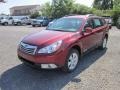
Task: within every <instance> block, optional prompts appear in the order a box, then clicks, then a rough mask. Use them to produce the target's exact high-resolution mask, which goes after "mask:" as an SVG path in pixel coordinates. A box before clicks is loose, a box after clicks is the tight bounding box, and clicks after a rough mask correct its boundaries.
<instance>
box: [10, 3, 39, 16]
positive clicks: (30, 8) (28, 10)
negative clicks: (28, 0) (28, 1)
mask: <svg viewBox="0 0 120 90" xmlns="http://www.w3.org/2000/svg"><path fill="white" fill-rule="evenodd" d="M35 12H40V5H26V6H15V7H12V8H10V15H13V16H19V15H30V14H33V13H35Z"/></svg>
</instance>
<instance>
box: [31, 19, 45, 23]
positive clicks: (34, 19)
mask: <svg viewBox="0 0 120 90" xmlns="http://www.w3.org/2000/svg"><path fill="white" fill-rule="evenodd" d="M32 21H39V22H43V20H39V19H33V20H32Z"/></svg>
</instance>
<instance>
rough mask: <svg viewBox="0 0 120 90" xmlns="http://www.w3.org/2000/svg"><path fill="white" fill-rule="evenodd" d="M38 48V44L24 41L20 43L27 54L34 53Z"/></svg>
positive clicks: (21, 48)
mask: <svg viewBox="0 0 120 90" xmlns="http://www.w3.org/2000/svg"><path fill="white" fill-rule="evenodd" d="M36 49H37V46H32V45H29V44H26V43H23V42H21V43H20V50H21V51H23V52H25V53H27V54H31V55H34V54H35V52H36Z"/></svg>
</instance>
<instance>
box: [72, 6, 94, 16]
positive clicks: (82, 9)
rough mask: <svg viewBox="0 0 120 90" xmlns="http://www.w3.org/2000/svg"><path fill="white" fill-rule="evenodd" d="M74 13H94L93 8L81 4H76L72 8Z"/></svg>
mask: <svg viewBox="0 0 120 90" xmlns="http://www.w3.org/2000/svg"><path fill="white" fill-rule="evenodd" d="M72 13H73V14H82V15H83V14H90V13H92V9H91V8H89V7H87V6H85V5H80V4H74V7H73V9H72Z"/></svg>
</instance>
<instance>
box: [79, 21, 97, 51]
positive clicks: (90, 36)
mask: <svg viewBox="0 0 120 90" xmlns="http://www.w3.org/2000/svg"><path fill="white" fill-rule="evenodd" d="M86 27H91V28H92V29H93V27H94V25H93V20H92V19H89V20H88V21H87V22H86V25H85V27H84V30H83V36H82V37H83V38H82V40H81V42H82V48H83V52H86V51H88V50H89V49H91V48H93V47H94V46H95V40H96V35H95V33H94V32H93V30H94V29H93V30H92V32H90V33H87V32H86V31H85V28H86Z"/></svg>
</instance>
